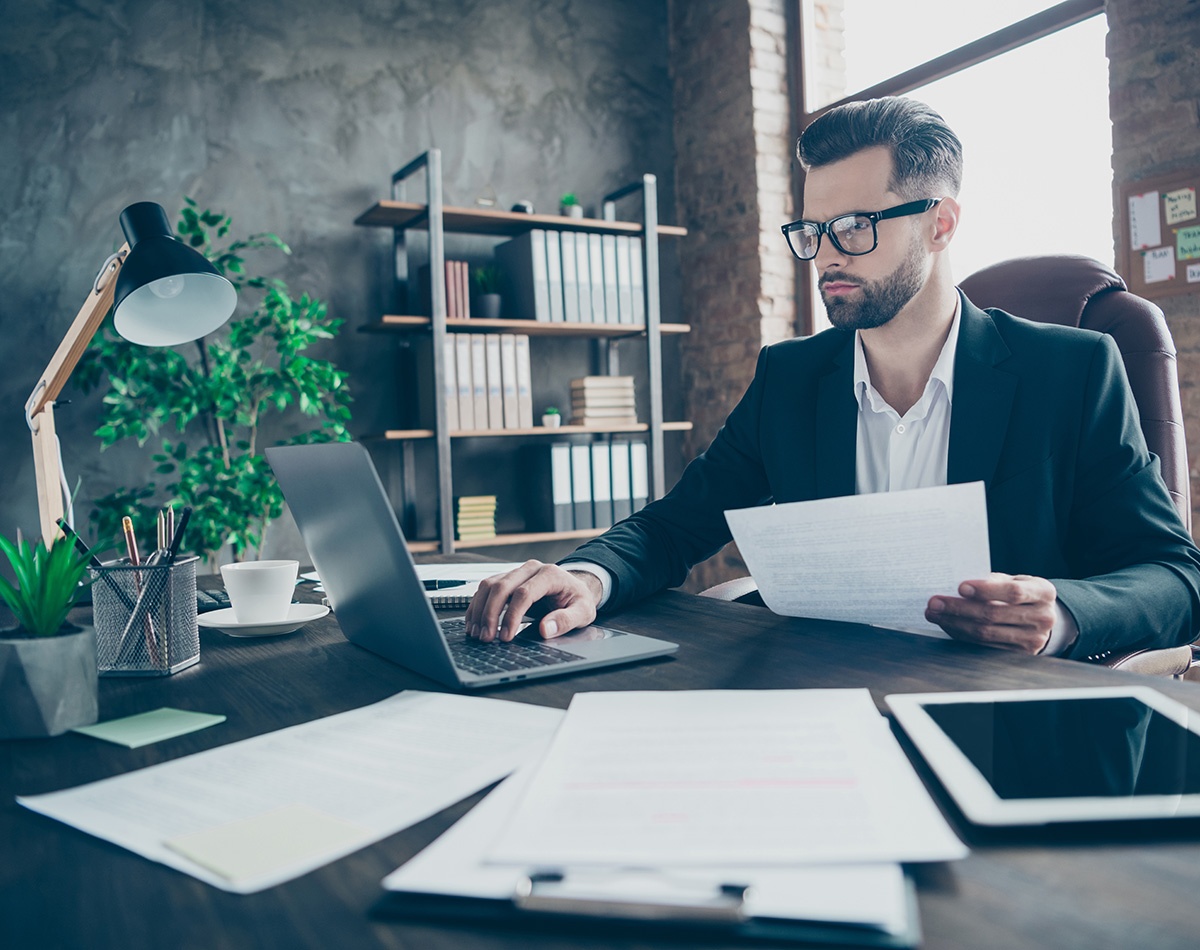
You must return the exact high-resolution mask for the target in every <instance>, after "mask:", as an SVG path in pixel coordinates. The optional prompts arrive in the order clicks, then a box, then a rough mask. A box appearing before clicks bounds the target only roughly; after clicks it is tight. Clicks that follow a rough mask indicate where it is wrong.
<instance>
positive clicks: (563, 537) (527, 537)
mask: <svg viewBox="0 0 1200 950" xmlns="http://www.w3.org/2000/svg"><path fill="white" fill-rule="evenodd" d="M606 530H607V529H606V528H580V529H579V530H576V531H540V532H531V533H527V534H498V535H496V536H495V537H494V538H475V539H473V540H471V541H455V542H454V547H455V549H462V548H492V547H501V546H504V545H510V544H537V543H539V542H541V541H572V540H580V539H582V538H594V537H596V536H597V535H599V534H603V533H604V532H605V531H606Z"/></svg>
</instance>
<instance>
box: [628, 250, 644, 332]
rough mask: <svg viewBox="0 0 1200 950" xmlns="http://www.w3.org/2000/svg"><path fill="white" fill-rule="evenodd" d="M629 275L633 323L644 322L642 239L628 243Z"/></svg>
mask: <svg viewBox="0 0 1200 950" xmlns="http://www.w3.org/2000/svg"><path fill="white" fill-rule="evenodd" d="M629 274H630V277H632V278H633V280H632V284H633V322H634V323H645V322H646V273H645V270H644V269H643V264H642V239H641V238H631V239H630V241H629Z"/></svg>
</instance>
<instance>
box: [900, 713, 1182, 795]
mask: <svg viewBox="0 0 1200 950" xmlns="http://www.w3.org/2000/svg"><path fill="white" fill-rule="evenodd" d="M924 709H925V712H926V713H927V714H928V715H929V717H930V718H931V719H932V720H933V721H934V722H935V723H936V724H937V725H938V727H940V729H941V730H942V731H943V732H944V733H945V734H946V736H948V737H949V738H950V740H951V741H952V742H953V743H954V744H955V745H956V746H957V747H958V749H959V750H960V751H961V752H962V754H963V755H965V756H966V757H967V759H968V760H970V762H971V764H972V765H974V766H975V768H976V769H978V770H979V772H980V773H981V774H982V775H983V777H984V778H985V779H986V780H987V781H988V783H989V784H990V785H991V787H992V789H993V790H994V792H995V793H996V795H997V796H998V797H999V798H1002V799H1006V800H1013V799H1031V798H1036V799H1050V798H1095V797H1110V798H1116V797H1127V796H1135V795H1139V796H1140V795H1181V794H1182V795H1186V794H1196V793H1200V735H1197V734H1196V733H1194V732H1191V731H1189V730H1187V729H1185V728H1183V727H1182V726H1180V725H1178V724H1177V723H1175V722H1173V721H1172V720H1170V719H1168V718H1167V717H1166V716H1164V715H1162V714H1161V713H1160V712H1158V711H1157V710H1155V709H1153V708H1152V707H1150V706H1149V705H1147V704H1146V703H1144V702H1142V701H1141V700H1139V699H1137V698H1135V697H1132V696H1111V697H1088V698H1064V699H1039V700H1026V701H1023V702H1003V701H1000V702H962V703H955V702H948V703H944V704H943V703H930V704H928V705H926V706H925V707H924Z"/></svg>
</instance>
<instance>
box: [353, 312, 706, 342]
mask: <svg viewBox="0 0 1200 950" xmlns="http://www.w3.org/2000/svg"><path fill="white" fill-rule="evenodd" d="M432 323H433V320H432V318H430V317H410V316H401V315H398V314H385V315H384V316H382V317H381V318H380V319H379V320H377V321H375V322H374V323H368V324H366V325H365V326H362V327H359V330H360V331H361V332H363V333H411V332H414V331H420V330H427V329H429V327H430V325H431V324H432ZM658 328H659V331H660V332H661V333H663V334H672V333H691V332H692V328H691V327H690V326H689V325H688V324H686V323H660V324H659V325H658ZM446 329H447V330H449V331H451V332H454V333H493V332H497V331H499V332H503V333H524V334H526V335H528V336H576V337H593V338H595V337H623V336H641V335H643V334H644V333H645V332H646V325H645V324H644V323H546V322H545V321H539V320H484V319H482V318H476V317H472V318H470V319H467V320H463V319H456V320H447V321H446Z"/></svg>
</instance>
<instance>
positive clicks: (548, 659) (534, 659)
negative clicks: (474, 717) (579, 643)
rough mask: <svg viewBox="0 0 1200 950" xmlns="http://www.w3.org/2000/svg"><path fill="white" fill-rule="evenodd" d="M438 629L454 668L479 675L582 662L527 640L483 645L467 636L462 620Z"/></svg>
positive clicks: (573, 656)
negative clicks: (575, 661) (447, 648)
mask: <svg viewBox="0 0 1200 950" xmlns="http://www.w3.org/2000/svg"><path fill="white" fill-rule="evenodd" d="M441 627H442V633H443V634H444V635H445V637H446V645H447V646H448V647H450V656H451V658H452V659H453V660H454V665H455V666H457V667H458V668H459V669H460V670H466V671H467V672H468V673H476V674H478V675H481V676H487V675H488V674H489V673H508V672H511V671H513V670H528V669H536V668H538V667H541V666H556V665H557V664H559V663H570V662H571V661H572V660H581V659H583V657H581V656H579V655H578V654H576V653H568V652H567V651H566V650H559V649H557V648H555V647H550V646H546V645H545V644H543V643H537V642H532V641H529V640H509V641H508V642H503V641H500V640H494V641H492V642H491V643H484V642H482V641H481V640H476V639H475V638H474V637H468V636H467V623H466V620H464V619H458V620H443V621H441Z"/></svg>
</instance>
